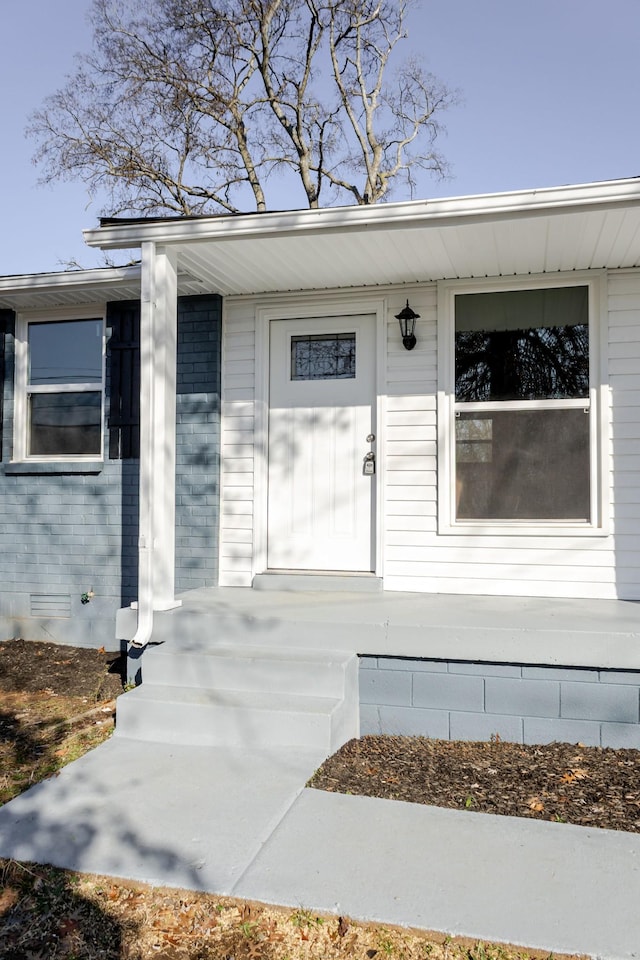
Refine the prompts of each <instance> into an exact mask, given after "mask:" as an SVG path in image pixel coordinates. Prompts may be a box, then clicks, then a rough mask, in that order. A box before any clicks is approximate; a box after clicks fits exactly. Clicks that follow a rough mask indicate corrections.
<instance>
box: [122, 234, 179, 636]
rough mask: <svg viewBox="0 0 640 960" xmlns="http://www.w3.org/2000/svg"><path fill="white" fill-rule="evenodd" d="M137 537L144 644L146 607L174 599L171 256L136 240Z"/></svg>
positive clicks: (149, 611) (165, 606) (149, 622)
mask: <svg viewBox="0 0 640 960" xmlns="http://www.w3.org/2000/svg"><path fill="white" fill-rule="evenodd" d="M140 300H141V302H140V539H139V555H138V557H139V559H138V629H137V631H136V636H135V637H134V639H133V641H132V643H133V645H134V646H144V645H145V644H146V643H147V641H148V640H149V637H150V636H151V630H152V627H153V611H154V610H169V609H171V608H173V607H177V606H179V605H180V602H179V601H176V599H175V502H176V347H177V257H176V254H175V252H174V251H173V250H172V249H171V248H164V247H156V244H155V243H153V242H151V241H148V242H144V243H143V244H142V276H141V298H140Z"/></svg>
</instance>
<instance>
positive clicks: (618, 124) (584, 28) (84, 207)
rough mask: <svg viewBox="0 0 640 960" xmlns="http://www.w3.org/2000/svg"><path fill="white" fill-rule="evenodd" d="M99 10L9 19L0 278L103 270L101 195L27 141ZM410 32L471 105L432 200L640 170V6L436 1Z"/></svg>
mask: <svg viewBox="0 0 640 960" xmlns="http://www.w3.org/2000/svg"><path fill="white" fill-rule="evenodd" d="M89 6H90V0H63V3H52V2H51V0H20V2H19V3H11V4H6V7H5V9H4V10H3V12H2V25H3V40H4V42H3V54H2V57H1V58H0V90H1V91H2V95H1V96H2V99H1V103H2V109H1V114H0V115H1V117H2V124H3V134H2V150H1V152H0V172H1V177H0V211H1V220H0V222H1V224H2V229H1V230H0V275H9V274H15V273H32V272H38V271H47V270H57V269H61V268H62V265H63V264H64V263H65V262H66V261H69V260H73V259H75V260H77V261H78V262H80V263H81V265H82V266H86V267H91V266H95V265H99V264H101V262H102V259H101V256H100V254H99V253H98V252H96V251H92V250H89V249H88V248H87V247H86V246H85V245H84V244H83V241H82V229H83V228H85V227H92V226H94V225H95V224H96V222H97V219H98V217H99V216H100V214H101V213H102V212H103V211H102V209H101V203H100V201H98V202H90V201H89V198H88V196H87V194H86V191H85V189H84V187H83V186H82V185H80V184H66V183H63V184H57V185H55V186H53V187H40V186H38V185H37V178H38V172H37V170H36V168H35V167H34V166H33V165H32V163H31V155H32V152H33V144H32V143H30V142H29V141H27V140H25V138H24V128H25V125H26V123H27V119H28V116H29V114H30V112H31V111H32V110H33V109H34V108H36V107H37V106H38V105H39V104H40V103H41V102H42V100H43V98H44V97H45V96H46V95H47V94H48V93H51V92H53V91H55V90H56V89H57V88H58V87H59V86H60V85H61V83H62V81H63V79H64V76H65V74H66V73H68V72H69V71H71V69H72V67H73V55H74V53H76V52H78V51H81V50H86V49H87V48H88V46H89V44H90V40H91V34H90V30H89V27H88V25H87V23H86V13H87V11H88V9H89ZM61 9H63V10H64V16H61V14H60V10H61ZM409 30H410V37H409V40H408V42H407V48H412V49H413V50H415V51H416V52H419V53H421V54H423V55H424V56H425V57H426V60H427V65H428V67H429V69H430V70H431V71H432V72H433V73H435V74H436V75H437V76H439V77H440V78H441V79H443V80H445V81H446V82H447V83H448V84H449V85H450V86H452V87H458V88H460V89H461V92H462V97H463V99H462V102H461V103H460V105H459V106H457V107H455V108H453V109H451V110H450V111H449V112H448V114H447V115H446V117H445V123H446V127H447V134H446V136H444V137H443V139H442V141H441V149H442V151H443V153H444V154H445V155H446V156H447V158H448V159H449V161H450V163H451V165H452V172H453V177H452V179H451V180H448V181H446V182H444V183H443V182H437V181H435V180H433V179H431V178H429V177H427V176H425V177H424V178H423V179H422V180H421V182H420V189H419V195H420V196H421V197H445V196H461V195H467V194H473V193H489V192H494V191H501V190H515V189H520V188H529V187H544V186H555V185H561V184H567V183H585V182H589V181H596V180H608V179H615V178H618V177H629V176H635V175H640V124H639V123H638V110H639V104H640V71H639V70H638V65H637V64H638V50H639V49H640V43H639V41H640V5H639V4H638V0H609V2H608V3H606V4H604V3H603V2H602V0H535V2H531V0H424V2H423V4H422V8H421V9H420V10H419V11H417V12H414V13H413V14H412V15H411V17H410V20H409ZM394 199H405V197H404V196H403V195H401V194H398V195H397V196H395V197H394ZM102 202H104V201H102ZM106 212H108V211H106Z"/></svg>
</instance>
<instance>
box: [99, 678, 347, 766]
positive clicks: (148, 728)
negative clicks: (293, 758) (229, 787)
mask: <svg viewBox="0 0 640 960" xmlns="http://www.w3.org/2000/svg"><path fill="white" fill-rule="evenodd" d="M354 718H355V719H354ZM354 723H355V730H354ZM116 736H119V737H128V738H132V739H137V740H147V741H155V742H163V743H175V744H185V745H186V744H190V745H194V746H229V747H231V746H238V747H254V748H267V747H276V746H279V747H305V748H306V747H309V748H313V749H318V750H323V751H324V752H325V754H326V755H329V754H330V753H333V752H334V751H335V750H337V749H338V747H339V746H341V745H342V744H343V743H345V742H346V740H348V739H350V738H351V737H353V736H357V701H356V702H355V710H354V705H353V704H351V703H349V702H346V701H345V700H344V699H341V698H335V697H312V696H308V695H307V696H305V695H301V694H296V693H290V694H283V693H273V692H265V691H262V692H257V691H237V690H203V689H198V688H194V687H184V686H171V685H168V684H149V683H143V684H142V685H141V686H139V687H137V688H136V689H135V690H131V691H130V692H129V693H125V694H123V695H122V696H121V697H119V698H118V709H117V718H116Z"/></svg>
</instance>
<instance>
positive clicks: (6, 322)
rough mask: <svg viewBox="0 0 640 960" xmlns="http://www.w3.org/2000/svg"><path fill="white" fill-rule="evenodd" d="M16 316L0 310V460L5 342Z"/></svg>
mask: <svg viewBox="0 0 640 960" xmlns="http://www.w3.org/2000/svg"><path fill="white" fill-rule="evenodd" d="M15 320H16V315H15V313H14V312H13V310H0V460H2V446H3V444H2V441H3V426H4V409H3V408H4V402H3V401H4V379H5V340H6V337H7V334H10V333H13V331H14V326H15Z"/></svg>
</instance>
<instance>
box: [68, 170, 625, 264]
mask: <svg viewBox="0 0 640 960" xmlns="http://www.w3.org/2000/svg"><path fill="white" fill-rule="evenodd" d="M637 204H640V179H638V178H635V177H634V178H629V179H626V180H611V181H603V182H599V183H589V184H578V185H575V186H566V187H549V188H544V189H540V190H517V191H511V192H507V193H493V194H481V195H477V196H467V197H453V198H449V199H442V200H411V201H405V202H400V203H384V204H377V205H372V206H358V207H353V206H351V207H324V208H320V209H316V210H297V211H283V212H270V213H256V214H246V215H243V216H241V217H238V216H229V217H221V216H215V217H198V218H188V217H185V218H184V219H181V220H175V219H174V218H172V219H170V220H164V219H161V220H155V219H154V220H149V221H148V222H140V221H136V222H133V223H120V224H119V223H114V222H109V223H106V224H104V225H103V226H100V227H97V228H94V229H90V230H85V231H84V239H85V242H86V243H87V244H88V245H89V246H91V247H100V248H102V249H118V248H133V247H137V246H140V245H141V244H142V243H144V242H146V241H152V242H155V243H160V244H162V243H183V242H186V241H203V240H232V239H239V238H242V239H247V238H250V237H269V236H271V235H278V236H280V237H282V236H285V235H300V234H307V235H313V234H315V233H318V232H328V233H331V232H349V231H350V230H356V231H375V230H390V229H402V228H404V229H418V228H420V227H428V226H429V225H434V226H435V225H438V226H445V225H449V224H450V225H452V226H453V225H455V224H458V223H461V222H465V221H468V222H478V221H482V220H499V219H502V218H505V217H508V218H512V217H527V216H529V217H532V216H541V215H550V214H554V213H562V212H565V213H568V212H572V211H573V212H579V211H581V210H588V209H593V208H594V207H597V208H599V209H604V208H606V207H615V206H619V205H637Z"/></svg>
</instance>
